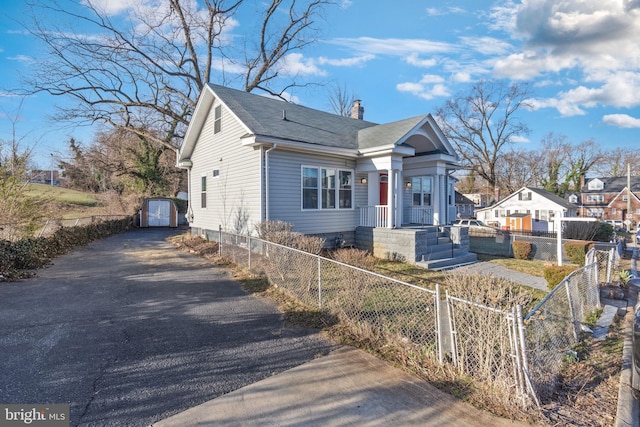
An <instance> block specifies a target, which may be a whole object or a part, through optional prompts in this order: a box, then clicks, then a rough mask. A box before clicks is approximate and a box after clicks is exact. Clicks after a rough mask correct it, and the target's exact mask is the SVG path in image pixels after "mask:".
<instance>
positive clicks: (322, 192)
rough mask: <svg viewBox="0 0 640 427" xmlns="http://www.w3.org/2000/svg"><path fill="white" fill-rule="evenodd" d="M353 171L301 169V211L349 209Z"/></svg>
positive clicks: (317, 168)
mask: <svg viewBox="0 0 640 427" xmlns="http://www.w3.org/2000/svg"><path fill="white" fill-rule="evenodd" d="M352 206H353V171H351V170H344V169H334V168H319V167H310V166H303V167H302V209H304V210H307V209H351V208H352Z"/></svg>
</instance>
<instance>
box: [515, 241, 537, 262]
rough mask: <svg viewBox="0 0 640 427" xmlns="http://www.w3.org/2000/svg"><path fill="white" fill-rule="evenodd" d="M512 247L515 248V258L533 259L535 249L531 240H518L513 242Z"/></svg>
mask: <svg viewBox="0 0 640 427" xmlns="http://www.w3.org/2000/svg"><path fill="white" fill-rule="evenodd" d="M511 247H512V248H513V257H514V258H515V259H527V260H528V259H531V254H532V251H533V245H532V244H531V242H523V241H521V240H516V241H515V242H513V243H512V244H511Z"/></svg>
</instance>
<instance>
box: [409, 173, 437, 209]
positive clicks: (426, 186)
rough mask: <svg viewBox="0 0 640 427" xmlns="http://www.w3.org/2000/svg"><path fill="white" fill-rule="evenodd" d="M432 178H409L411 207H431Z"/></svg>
mask: <svg viewBox="0 0 640 427" xmlns="http://www.w3.org/2000/svg"><path fill="white" fill-rule="evenodd" d="M432 189H433V178H432V177H430V176H416V177H413V178H411V198H412V200H413V201H412V204H413V206H431V191H432Z"/></svg>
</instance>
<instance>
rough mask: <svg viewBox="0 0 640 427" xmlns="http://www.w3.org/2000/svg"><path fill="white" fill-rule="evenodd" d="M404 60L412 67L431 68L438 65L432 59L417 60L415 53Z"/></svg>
mask: <svg viewBox="0 0 640 427" xmlns="http://www.w3.org/2000/svg"><path fill="white" fill-rule="evenodd" d="M404 60H405V62H406V63H407V64H409V65H414V66H416V67H421V68H429V67H433V66H434V65H436V64H437V63H438V61H436V60H435V59H434V58H430V59H420V58H418V54H416V53H412V54H411V55H409V56H407V57H406V58H404Z"/></svg>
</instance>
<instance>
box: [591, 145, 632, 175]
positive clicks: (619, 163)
mask: <svg viewBox="0 0 640 427" xmlns="http://www.w3.org/2000/svg"><path fill="white" fill-rule="evenodd" d="M627 165H631V175H633V176H640V150H638V149H632V148H622V147H617V148H612V149H609V150H605V151H603V152H602V155H601V158H600V161H599V162H597V163H596V164H595V165H594V166H593V170H594V171H595V172H597V173H598V175H599V176H603V177H609V176H625V175H626V174H627Z"/></svg>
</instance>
